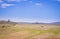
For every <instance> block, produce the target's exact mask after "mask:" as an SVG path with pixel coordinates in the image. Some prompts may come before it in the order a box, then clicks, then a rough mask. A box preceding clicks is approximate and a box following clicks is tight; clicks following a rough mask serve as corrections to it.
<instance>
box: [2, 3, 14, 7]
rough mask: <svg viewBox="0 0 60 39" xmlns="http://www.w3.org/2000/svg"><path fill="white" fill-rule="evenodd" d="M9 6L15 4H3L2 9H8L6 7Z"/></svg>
mask: <svg viewBox="0 0 60 39" xmlns="http://www.w3.org/2000/svg"><path fill="white" fill-rule="evenodd" d="M8 6H14V4H7V3H3V4H1V7H2V8H6V7H8Z"/></svg>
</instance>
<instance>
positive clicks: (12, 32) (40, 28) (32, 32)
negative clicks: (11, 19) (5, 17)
mask: <svg viewBox="0 0 60 39" xmlns="http://www.w3.org/2000/svg"><path fill="white" fill-rule="evenodd" d="M46 28H47V29H46ZM46 33H50V34H53V35H52V36H57V35H58V34H60V26H55V25H47V24H43V25H42V24H16V25H11V24H0V39H6V38H9V39H12V38H16V39H17V38H18V39H22V37H23V39H33V37H34V36H36V39H37V35H43V36H44V34H46ZM21 34H22V35H23V36H22V35H21ZM48 35H49V34H48ZM8 36H9V37H8ZM12 36H15V37H12ZM20 36H22V37H20ZM50 37H51V36H50ZM50 37H46V39H52V38H50Z"/></svg>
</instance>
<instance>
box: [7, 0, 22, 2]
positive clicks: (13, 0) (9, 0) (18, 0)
mask: <svg viewBox="0 0 60 39" xmlns="http://www.w3.org/2000/svg"><path fill="white" fill-rule="evenodd" d="M7 1H8V2H20V1H22V0H7Z"/></svg>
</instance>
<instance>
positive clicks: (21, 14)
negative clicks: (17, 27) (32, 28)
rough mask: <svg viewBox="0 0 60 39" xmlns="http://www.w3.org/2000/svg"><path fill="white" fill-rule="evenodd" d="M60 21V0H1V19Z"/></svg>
mask: <svg viewBox="0 0 60 39" xmlns="http://www.w3.org/2000/svg"><path fill="white" fill-rule="evenodd" d="M7 19H10V20H12V21H18V22H36V21H38V22H57V21H60V0H0V20H7Z"/></svg>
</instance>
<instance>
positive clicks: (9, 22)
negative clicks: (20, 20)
mask: <svg viewBox="0 0 60 39" xmlns="http://www.w3.org/2000/svg"><path fill="white" fill-rule="evenodd" d="M0 24H16V22H12V21H4V20H3V21H0Z"/></svg>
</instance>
